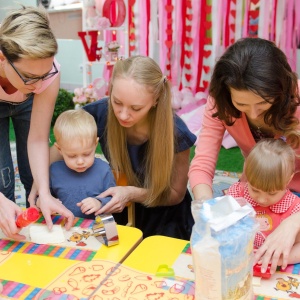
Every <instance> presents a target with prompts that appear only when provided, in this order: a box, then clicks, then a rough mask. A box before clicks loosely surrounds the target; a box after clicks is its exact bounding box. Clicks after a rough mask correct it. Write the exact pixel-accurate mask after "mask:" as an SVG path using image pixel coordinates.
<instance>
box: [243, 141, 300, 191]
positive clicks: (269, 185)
mask: <svg viewBox="0 0 300 300" xmlns="http://www.w3.org/2000/svg"><path fill="white" fill-rule="evenodd" d="M294 172H295V152H294V150H293V149H292V148H291V146H290V145H288V144H287V143H286V142H284V141H283V140H281V139H278V140H275V139H263V140H261V141H259V142H258V143H257V144H256V145H255V146H254V147H253V149H252V150H251V152H250V154H249V155H248V157H247V158H246V161H245V175H246V178H247V181H248V182H249V183H250V184H251V185H252V186H253V187H254V188H257V189H259V190H262V191H264V192H274V191H281V190H284V189H286V187H287V185H288V183H289V181H290V179H291V177H292V175H293V174H294Z"/></svg>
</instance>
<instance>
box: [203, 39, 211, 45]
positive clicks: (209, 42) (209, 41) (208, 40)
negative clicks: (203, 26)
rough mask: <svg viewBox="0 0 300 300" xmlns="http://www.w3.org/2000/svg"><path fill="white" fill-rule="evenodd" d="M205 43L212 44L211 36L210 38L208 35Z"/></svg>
mask: <svg viewBox="0 0 300 300" xmlns="http://www.w3.org/2000/svg"><path fill="white" fill-rule="evenodd" d="M204 44H205V45H210V44H211V38H208V37H206V38H204Z"/></svg>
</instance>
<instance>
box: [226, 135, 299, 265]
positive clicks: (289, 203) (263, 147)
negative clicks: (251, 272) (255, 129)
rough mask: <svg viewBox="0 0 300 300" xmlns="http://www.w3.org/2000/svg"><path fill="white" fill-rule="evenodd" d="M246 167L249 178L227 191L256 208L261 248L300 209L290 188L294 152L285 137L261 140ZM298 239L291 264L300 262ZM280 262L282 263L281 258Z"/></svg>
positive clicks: (256, 242)
mask: <svg viewBox="0 0 300 300" xmlns="http://www.w3.org/2000/svg"><path fill="white" fill-rule="evenodd" d="M244 171H245V176H246V179H247V182H246V183H245V182H237V183H235V184H234V185H232V186H231V187H230V188H229V190H228V195H231V196H233V197H235V198H237V197H243V198H244V199H245V200H246V201H248V202H249V203H250V204H251V205H252V206H253V208H254V210H255V211H256V219H257V221H258V222H259V224H260V229H259V231H258V233H257V234H256V237H255V240H254V248H256V249H259V248H260V247H261V246H262V245H263V243H264V242H265V239H266V237H267V236H268V235H269V234H271V233H272V232H273V231H274V230H275V229H276V228H277V227H278V226H279V224H280V223H281V222H282V221H283V220H285V219H286V218H288V217H289V216H290V215H292V214H295V213H297V212H299V211H300V198H299V197H298V196H296V195H295V194H293V193H292V192H291V191H290V190H289V189H288V184H289V183H290V181H291V180H292V178H293V176H294V172H295V152H294V150H293V149H292V148H291V146H290V145H288V144H287V143H286V142H284V141H283V140H282V139H264V140H261V141H259V142H258V143H257V144H256V145H255V146H254V147H253V149H252V150H251V152H250V153H249V155H248V157H247V158H246V160H245V167H244ZM281 242H282V241H281ZM299 242H300V239H299V238H297V239H296V241H295V244H294V246H293V247H292V249H291V252H290V254H289V256H288V264H295V263H299V262H300V243H299ZM275 246H276V245H275ZM278 265H282V260H279V261H278Z"/></svg>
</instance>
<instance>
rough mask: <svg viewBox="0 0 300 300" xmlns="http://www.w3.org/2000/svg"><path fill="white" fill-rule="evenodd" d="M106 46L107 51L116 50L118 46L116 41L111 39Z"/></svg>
mask: <svg viewBox="0 0 300 300" xmlns="http://www.w3.org/2000/svg"><path fill="white" fill-rule="evenodd" d="M106 48H107V50H108V51H109V52H117V51H118V50H119V48H120V44H119V42H118V41H111V42H109V43H108V44H107V45H106Z"/></svg>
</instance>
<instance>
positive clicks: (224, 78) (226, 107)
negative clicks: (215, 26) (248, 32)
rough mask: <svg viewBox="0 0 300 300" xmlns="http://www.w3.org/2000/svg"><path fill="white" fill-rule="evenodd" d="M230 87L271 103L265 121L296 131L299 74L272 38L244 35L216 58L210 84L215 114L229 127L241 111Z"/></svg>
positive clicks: (280, 127) (239, 115)
mask: <svg viewBox="0 0 300 300" xmlns="http://www.w3.org/2000/svg"><path fill="white" fill-rule="evenodd" d="M230 88H233V89H235V90H239V91H242V90H247V91H251V92H253V93H255V94H257V95H258V96H260V97H262V98H263V99H265V101H267V102H269V103H271V104H272V106H271V107H270V108H269V109H268V111H266V114H265V117H264V121H265V123H266V124H268V125H269V126H272V127H274V128H275V129H276V130H278V131H281V132H284V133H286V132H289V131H291V130H294V129H295V128H296V126H297V125H298V123H299V121H298V119H297V118H296V117H294V114H295V111H296V109H297V106H298V105H299V93H298V84H297V74H296V73H294V72H293V71H292V69H291V67H290V65H289V63H288V61H287V58H286V55H285V54H284V53H283V52H282V51H281V50H280V49H279V48H278V47H277V46H276V45H275V44H274V43H273V42H271V41H268V40H264V39H261V38H243V39H240V40H238V41H237V42H236V43H234V44H233V45H231V46H230V47H229V48H228V49H227V50H226V51H225V53H224V54H223V55H222V56H221V58H220V59H219V60H218V61H217V63H216V65H215V68H214V71H213V74H212V79H211V83H210V87H209V94H210V95H211V96H212V97H213V98H214V99H215V107H216V108H217V112H216V113H215V114H214V115H213V116H214V117H218V118H219V119H220V120H222V121H224V122H225V123H226V125H228V126H230V125H232V124H233V123H234V118H240V117H241V112H240V111H239V110H238V109H236V108H235V107H234V105H233V104H232V100H231V94H230Z"/></svg>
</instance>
